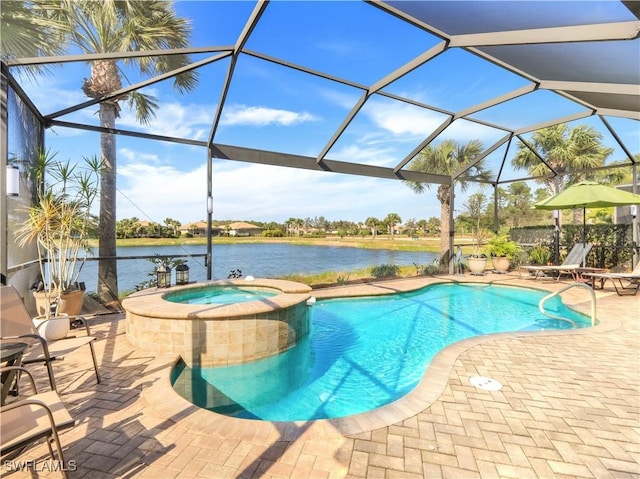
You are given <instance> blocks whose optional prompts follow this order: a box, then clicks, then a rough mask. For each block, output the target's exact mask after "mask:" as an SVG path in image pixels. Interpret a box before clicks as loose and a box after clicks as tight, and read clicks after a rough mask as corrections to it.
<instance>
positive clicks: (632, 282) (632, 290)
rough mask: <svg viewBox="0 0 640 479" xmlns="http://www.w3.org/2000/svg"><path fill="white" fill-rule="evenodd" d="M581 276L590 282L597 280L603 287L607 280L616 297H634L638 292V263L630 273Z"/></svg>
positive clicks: (639, 278)
mask: <svg viewBox="0 0 640 479" xmlns="http://www.w3.org/2000/svg"><path fill="white" fill-rule="evenodd" d="M582 276H583V277H585V278H591V279H592V280H596V279H599V280H600V281H601V284H602V286H603V287H604V283H606V282H607V280H611V282H612V283H613V287H614V288H616V293H618V296H631V295H636V294H637V293H638V290H640V261H638V264H636V267H635V268H633V271H631V273H582ZM616 281H617V283H616ZM623 281H624V282H626V284H625V283H623ZM594 282H595V281H594ZM618 285H620V287H618Z"/></svg>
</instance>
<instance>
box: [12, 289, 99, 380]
mask: <svg viewBox="0 0 640 479" xmlns="http://www.w3.org/2000/svg"><path fill="white" fill-rule="evenodd" d="M72 319H73V320H74V321H80V322H81V323H83V324H84V326H85V329H86V336H78V337H76V336H67V337H66V338H63V339H60V340H58V341H47V340H46V339H44V338H43V337H42V336H40V335H39V334H38V330H37V329H36V327H35V326H34V324H33V321H32V320H31V316H30V315H29V312H28V311H27V308H26V307H25V305H24V303H23V302H22V298H21V297H20V295H19V294H18V291H16V289H15V288H14V287H13V286H2V287H1V288H0V341H6V340H13V341H15V340H17V339H20V341H21V342H25V343H27V344H29V348H28V349H27V350H26V351H25V353H24V354H23V356H22V364H31V363H45V365H46V366H47V373H48V374H49V383H50V384H51V389H52V390H54V391H55V390H56V381H55V378H54V376H53V368H52V366H51V363H52V362H53V361H55V360H59V359H63V358H64V356H65V354H68V353H71V352H73V351H75V350H76V349H78V348H80V347H82V346H86V345H88V346H89V349H90V350H91V358H92V359H93V367H94V369H95V371H96V379H97V380H98V382H100V373H99V372H98V361H97V360H96V353H95V351H94V349H93V341H94V340H95V339H96V338H95V337H93V336H91V332H90V331H89V325H88V324H87V321H86V320H85V319H84V318H82V317H80V316H76V317H73V318H72Z"/></svg>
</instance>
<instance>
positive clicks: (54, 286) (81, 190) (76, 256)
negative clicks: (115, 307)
mask: <svg viewBox="0 0 640 479" xmlns="http://www.w3.org/2000/svg"><path fill="white" fill-rule="evenodd" d="M55 157H56V153H51V152H50V151H42V152H40V153H39V154H38V157H37V160H36V162H35V164H34V165H33V167H32V168H31V170H30V174H31V175H32V181H33V183H34V184H35V185H36V188H37V194H36V197H35V201H34V203H33V204H32V205H31V206H30V207H29V208H28V210H27V213H28V217H27V219H26V220H25V221H24V222H23V223H22V224H21V225H20V227H19V229H18V231H17V233H16V236H17V240H18V244H19V245H21V246H24V245H25V244H26V243H29V242H31V241H34V240H35V241H36V243H37V249H38V260H39V264H40V275H41V277H42V281H41V283H40V288H39V289H40V291H35V292H34V296H35V298H36V307H37V310H38V314H39V315H42V316H43V319H45V320H49V319H50V318H52V317H55V316H58V315H61V314H63V313H66V314H68V315H70V316H72V315H77V314H80V310H81V309H82V303H83V299H84V291H83V288H82V287H81V286H79V285H78V276H79V274H80V271H81V269H82V266H83V264H84V261H85V259H86V257H87V254H88V252H89V248H88V244H87V239H88V237H89V235H90V233H91V232H93V231H94V230H95V227H96V220H95V217H94V216H93V215H92V214H91V206H92V204H93V201H94V200H95V198H96V196H97V192H98V188H99V178H100V173H101V170H102V161H100V160H98V159H97V158H96V157H93V158H83V162H82V163H77V164H71V163H70V162H69V161H66V162H61V161H58V160H56V159H55ZM45 175H46V177H45ZM67 323H68V321H67Z"/></svg>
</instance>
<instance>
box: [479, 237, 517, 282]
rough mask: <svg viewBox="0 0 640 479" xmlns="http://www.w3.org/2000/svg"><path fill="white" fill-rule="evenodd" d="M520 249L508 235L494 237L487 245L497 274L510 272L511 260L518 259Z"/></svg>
mask: <svg viewBox="0 0 640 479" xmlns="http://www.w3.org/2000/svg"><path fill="white" fill-rule="evenodd" d="M519 249H520V247H519V246H518V244H517V243H516V242H515V241H512V240H510V239H509V236H508V235H507V234H506V233H498V234H496V235H494V236H493V237H492V238H491V241H489V244H488V245H487V252H488V253H489V255H490V256H491V262H492V263H493V268H494V269H495V270H496V272H498V273H506V272H507V271H508V270H509V266H510V264H511V260H513V259H514V258H515V257H516V255H517V254H518V251H519Z"/></svg>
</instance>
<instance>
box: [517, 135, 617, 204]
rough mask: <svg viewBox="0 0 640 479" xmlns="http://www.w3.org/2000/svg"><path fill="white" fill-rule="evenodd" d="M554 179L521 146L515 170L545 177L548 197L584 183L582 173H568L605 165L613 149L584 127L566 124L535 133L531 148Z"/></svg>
mask: <svg viewBox="0 0 640 479" xmlns="http://www.w3.org/2000/svg"><path fill="white" fill-rule="evenodd" d="M531 146H532V147H533V148H534V149H535V150H536V152H538V154H540V156H542V158H544V160H545V162H546V163H547V164H548V165H549V166H550V167H551V168H553V169H554V170H555V171H556V173H558V174H557V175H556V176H553V177H551V176H549V173H550V172H549V168H548V167H547V166H546V165H545V164H544V163H543V162H541V161H540V159H539V158H538V157H537V156H536V155H535V154H534V153H533V152H532V151H531V150H530V149H529V148H528V147H527V146H526V145H523V144H520V145H519V146H518V151H517V152H516V155H515V156H514V158H513V159H512V160H511V165H512V166H513V167H514V168H515V169H526V170H528V172H529V174H530V175H531V176H535V177H544V178H542V179H539V180H537V181H538V182H539V183H543V184H544V185H545V188H546V189H547V193H548V194H549V196H553V195H556V194H558V193H560V192H561V191H562V190H563V189H564V187H565V186H567V185H570V184H572V183H576V182H578V181H581V180H584V179H585V176H584V174H583V173H576V174H571V173H570V172H571V170H583V169H588V168H595V167H598V166H602V165H604V161H605V159H606V158H607V157H608V156H609V155H611V153H613V148H606V147H604V146H603V145H602V134H601V133H600V132H599V131H597V130H596V129H594V128H593V127H590V126H587V125H578V126H576V127H574V128H571V129H570V128H569V127H568V126H567V125H566V124H561V125H554V126H550V127H548V128H543V129H542V130H538V131H536V132H535V133H534V134H533V136H532V145H531Z"/></svg>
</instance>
